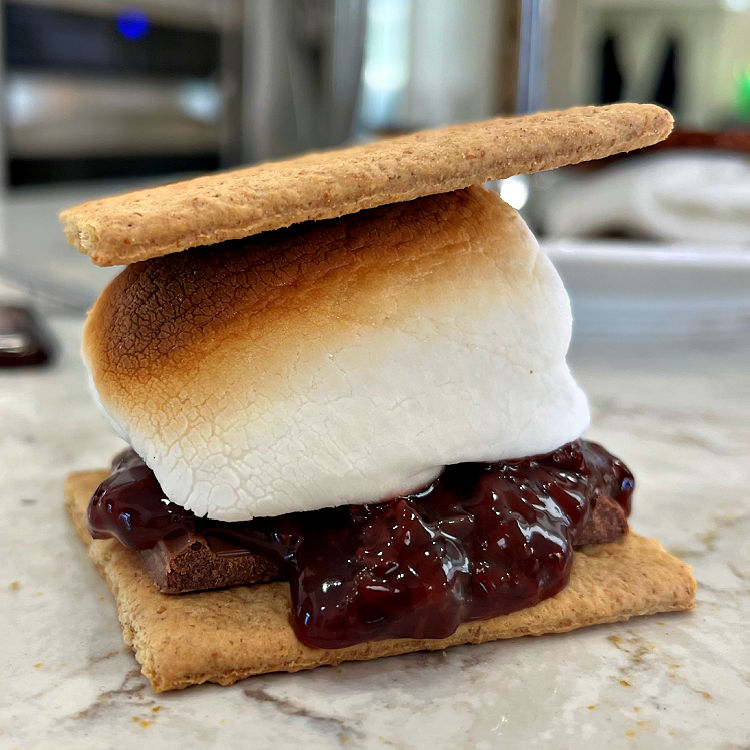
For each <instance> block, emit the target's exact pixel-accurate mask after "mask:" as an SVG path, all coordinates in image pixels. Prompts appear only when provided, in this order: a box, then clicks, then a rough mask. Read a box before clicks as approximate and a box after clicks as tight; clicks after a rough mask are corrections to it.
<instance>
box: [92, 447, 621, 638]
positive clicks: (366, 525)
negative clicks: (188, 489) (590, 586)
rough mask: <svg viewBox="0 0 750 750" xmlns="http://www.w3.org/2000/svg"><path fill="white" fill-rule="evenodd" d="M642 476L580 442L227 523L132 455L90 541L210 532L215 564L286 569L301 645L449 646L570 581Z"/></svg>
mask: <svg viewBox="0 0 750 750" xmlns="http://www.w3.org/2000/svg"><path fill="white" fill-rule="evenodd" d="M632 490H633V476H632V474H631V473H630V472H629V471H628V469H627V467H626V466H625V465H624V464H623V463H622V462H621V461H619V460H618V459H617V458H615V457H614V456H612V455H611V454H609V453H608V452H607V451H606V450H604V448H602V447H601V446H599V445H597V444H596V443H591V442H588V441H583V440H576V441H574V442H572V443H568V444H567V445H564V446H562V447H561V448H559V449H558V450H556V451H554V452H553V453H549V454H546V455H543V456H533V457H530V458H524V459H519V460H513V461H502V462H500V463H494V464H478V463H467V464H458V465H456V466H449V467H447V468H446V469H445V470H444V471H443V473H442V474H441V475H440V476H439V477H438V478H437V479H436V480H435V481H434V482H433V483H432V484H431V485H430V486H429V487H427V488H425V489H423V490H421V491H420V492H416V493H414V494H411V495H406V496H403V497H396V498H393V499H391V500H387V501H384V502H381V503H373V504H369V505H359V506H358V505H350V506H340V507H337V508H329V509H323V510H317V511H308V512H304V513H290V514H287V515H283V516H276V517H271V518H257V519H255V520H253V521H247V522H240V523H225V522H220V521H212V520H211V519H209V518H198V517H196V516H195V515H194V514H193V513H191V512H190V511H187V510H185V509H184V508H182V507H180V506H178V505H175V504H173V503H170V502H168V501H167V500H166V499H164V493H163V492H162V490H161V488H160V487H159V484H158V482H157V480H156V478H155V477H154V475H153V473H152V472H151V470H150V469H148V467H146V466H145V464H144V463H143V462H142V461H141V459H140V458H139V457H138V456H137V455H136V454H135V453H133V452H132V451H128V452H126V453H124V454H122V455H121V456H120V457H119V459H117V460H116V463H115V464H114V466H113V473H112V475H111V476H110V477H109V478H108V479H106V480H105V481H104V482H103V483H102V484H101V485H100V486H99V488H98V489H97V490H96V492H95V493H94V496H93V497H92V499H91V503H90V505H89V516H88V517H89V528H90V530H91V534H92V536H93V537H94V538H104V537H109V536H114V537H116V538H117V539H119V540H120V542H122V543H123V544H124V545H126V546H128V547H131V548H135V549H147V548H150V547H152V546H154V545H155V544H156V543H157V542H159V541H160V540H162V539H176V538H178V537H180V536H183V535H186V534H201V535H202V536H203V537H204V538H205V539H206V540H207V541H208V543H209V544H210V545H211V546H212V548H214V549H215V550H216V551H217V553H218V554H221V550H222V549H226V550H228V551H229V552H228V554H237V553H238V551H239V552H240V553H241V552H242V551H243V550H248V551H250V552H252V553H253V554H258V555H263V556H265V557H267V558H268V559H269V560H271V561H272V562H273V563H274V564H276V565H278V566H279V568H280V569H282V570H284V571H285V575H286V578H287V579H288V581H289V584H290V588H291V595H292V621H293V626H294V629H295V632H296V634H297V637H298V638H299V639H300V640H301V641H303V642H304V643H306V644H308V645H310V646H317V647H321V648H342V647H345V646H350V645H353V644H355V643H360V642H362V641H367V640H377V639H382V638H444V637H446V636H448V635H450V634H451V633H453V632H454V631H455V630H456V628H457V627H458V625H459V624H460V623H462V622H467V621H469V620H479V619H484V618H488V617H493V616H496V615H500V614H505V613H507V612H512V611H514V610H517V609H523V608H525V607H529V606H531V605H533V604H535V603H537V602H539V601H541V600H542V599H545V598H547V597H549V596H552V595H553V594H555V593H557V592H558V591H560V590H561V589H562V588H563V587H564V586H565V584H566V583H567V581H568V577H569V573H570V565H571V562H572V552H573V547H574V546H575V545H576V544H577V543H578V540H579V537H580V534H581V531H582V529H583V527H584V525H585V522H586V520H587V518H588V516H589V514H590V512H591V509H592V507H593V506H594V504H595V503H596V502H597V499H598V498H599V497H609V498H611V499H612V500H614V501H615V502H617V503H618V504H619V505H620V506H621V507H622V508H623V510H624V511H625V512H626V513H628V512H629V511H630V495H631V493H632Z"/></svg>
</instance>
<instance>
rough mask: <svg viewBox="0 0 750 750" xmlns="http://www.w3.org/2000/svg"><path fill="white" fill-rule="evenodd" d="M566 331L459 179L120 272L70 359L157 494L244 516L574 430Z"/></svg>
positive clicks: (370, 487) (296, 506)
mask: <svg viewBox="0 0 750 750" xmlns="http://www.w3.org/2000/svg"><path fill="white" fill-rule="evenodd" d="M570 333H571V314H570V304H569V301H568V297H567V294H566V292H565V289H564V287H563V285H562V282H561V281H560V278H559V277H558V275H557V273H556V271H555V269H554V268H553V266H552V265H551V263H550V262H549V260H548V259H547V258H546V257H545V256H544V254H543V253H541V252H540V251H539V248H538V245H537V243H536V240H535V239H534V237H533V236H532V234H531V232H530V231H529V229H528V228H527V227H526V225H525V224H524V222H523V220H522V219H521V217H520V216H519V215H518V213H517V212H516V211H514V210H513V209H512V208H511V207H509V206H508V205H506V204H505V203H503V201H502V200H501V199H500V198H499V197H498V196H497V195H496V194H494V193H491V192H488V191H485V190H483V189H482V188H479V187H475V188H469V189H466V190H461V191H456V192H453V193H447V194H441V195H434V196H430V197H427V198H421V199H418V200H414V201H410V202H407V203H398V204H393V205H387V206H384V207H381V208H376V209H371V210H368V211H362V212H360V213H358V214H353V215H348V216H344V217H342V218H340V219H334V220H330V221H325V222H317V223H315V222H309V223H306V224H299V225H296V226H294V227H292V228H290V229H287V230H279V231H275V232H270V233H266V234H262V235H258V236H255V237H251V238H248V239H246V240H238V241H233V242H227V243H224V244H222V245H217V246H213V247H210V248H196V249H194V250H189V251H186V252H183V253H179V254H175V255H168V256H165V257H162V258H156V259H153V260H149V261H146V262H144V263H139V264H135V265H133V266H129V267H128V268H127V269H126V270H125V271H123V273H122V274H120V276H118V277H117V278H116V279H115V280H114V281H113V282H112V283H111V284H110V285H109V287H107V289H106V290H105V292H104V293H103V294H102V296H101V297H100V299H99V300H98V301H97V303H96V305H95V306H94V308H93V310H92V311H91V313H90V314H89V317H88V320H87V323H86V328H85V333H84V358H85V361H86V363H87V366H88V368H89V371H90V373H91V377H92V382H93V384H94V387H95V389H96V391H97V394H98V398H99V400H100V403H101V404H102V406H103V408H104V410H105V411H106V413H107V414H108V416H109V417H110V419H111V420H112V421H113V422H114V423H115V424H116V425H117V427H118V431H119V432H120V433H121V434H123V435H125V436H126V437H127V439H128V440H129V442H130V443H131V445H132V446H133V448H134V449H135V450H136V451H137V452H138V453H139V454H140V455H141V456H142V457H143V459H144V460H145V461H146V463H147V464H148V465H149V467H150V468H151V469H152V470H153V471H154V473H155V474H156V477H157V478H158V480H159V482H160V483H161V485H162V488H163V489H164V491H165V494H166V495H167V496H168V497H169V499H170V500H171V501H172V502H175V503H178V504H179V505H182V506H184V507H186V508H189V509H190V510H192V511H193V512H195V513H196V514H198V515H207V516H209V517H211V518H214V519H219V520H225V521H241V520H247V519H250V518H253V517H255V516H274V515H279V514H282V513H288V512H291V511H301V510H313V509H317V508H323V507H327V506H336V505H342V504H347V503H368V502H376V501H380V500H384V499H387V498H390V497H393V496H395V495H399V494H403V493H407V492H410V491H413V490H416V489H419V488H420V487H422V486H424V485H426V484H427V483H429V482H430V481H431V480H432V479H433V478H434V477H435V476H437V475H438V474H439V473H440V471H441V470H442V468H443V467H444V466H445V465H447V464H455V463H460V462H465V461H482V462H493V461H498V460H500V459H507V458H517V457H523V456H528V455H532V454H537V453H545V452H548V451H551V450H554V449H555V448H557V447H558V446H560V445H562V444H564V443H566V442H568V441H570V440H573V439H575V438H577V437H578V436H580V434H581V433H582V432H583V430H584V429H585V428H586V427H587V425H588V422H589V412H588V406H587V402H586V398H585V396H584V394H583V392H582V391H581V390H580V388H579V387H578V386H577V385H576V383H575V381H574V380H573V378H572V376H571V373H570V371H569V369H568V366H567V364H566V361H565V356H566V352H567V348H568V344H569V341H570Z"/></svg>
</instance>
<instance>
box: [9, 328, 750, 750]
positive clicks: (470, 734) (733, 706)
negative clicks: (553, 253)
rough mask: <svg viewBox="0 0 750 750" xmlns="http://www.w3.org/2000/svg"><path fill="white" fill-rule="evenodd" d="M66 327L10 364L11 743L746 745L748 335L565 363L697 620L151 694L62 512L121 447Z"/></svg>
mask: <svg viewBox="0 0 750 750" xmlns="http://www.w3.org/2000/svg"><path fill="white" fill-rule="evenodd" d="M52 323H53V328H54V331H55V333H56V335H57V336H58V338H59V341H60V342H61V344H62V351H61V356H60V359H59V360H58V362H57V364H56V365H55V366H54V367H53V368H51V369H48V370H36V371H24V372H20V371H19V372H9V371H0V425H1V427H0V475H1V477H0V478H1V481H0V508H2V514H3V516H2V517H3V523H2V524H0V550H1V552H0V561H1V564H0V638H2V663H3V668H2V670H0V674H2V690H1V691H0V748H3V749H4V748H44V747H65V748H67V747H70V748H80V749H81V750H88V749H89V748H97V749H98V748H115V747H116V748H129V747H149V748H162V747H163V748H174V747H182V748H190V747H222V748H223V747H254V748H255V747H257V748H266V747H276V748H286V747H297V746H302V745H304V746H305V747H306V748H308V750H317V749H318V748H336V747H344V748H360V747H373V748H379V747H391V748H424V747H436V748H437V747H440V748H442V747H445V748H463V747H471V748H498V747H513V748H544V747H555V748H578V747H582V746H584V747H585V746H588V747H592V748H598V747H607V746H611V747H638V748H668V747H675V748H701V750H705V749H707V748H726V749H728V748H748V747H750V713H749V712H750V636H748V621H750V542H749V541H748V540H749V539H750V489H749V487H750V336H747V337H746V338H744V339H743V340H736V339H735V340H732V341H729V340H724V341H713V342H711V343H705V342H704V343H701V342H697V343H696V342H693V343H690V344H687V343H685V344H676V345H664V344H659V343H657V344H650V345H648V346H638V345H637V344H628V345H627V346H619V345H616V344H610V345H608V346H607V347H602V346H594V345H586V346H583V345H582V346H578V347H575V348H574V352H573V355H572V362H573V365H574V368H575V370H576V373H577V375H578V377H579V379H580V381H581V382H582V384H583V385H584V387H585V388H586V389H587V391H588V393H589V394H590V397H591V400H592V405H593V409H594V427H593V428H592V429H591V431H590V435H591V436H592V437H595V438H596V439H599V440H601V441H602V442H604V443H605V444H606V446H607V447H608V448H609V449H610V450H612V451H613V452H615V453H617V454H619V455H621V456H622V457H623V458H624V459H625V460H626V461H627V462H628V463H629V464H630V465H631V468H633V469H634V470H635V473H636V476H637V480H638V488H637V494H636V497H635V511H634V514H633V517H632V525H633V527H634V528H635V529H636V530H637V531H639V532H641V533H643V534H646V535H652V536H658V537H659V538H660V539H661V540H662V541H663V543H664V544H665V546H666V547H667V548H668V549H669V550H670V551H672V552H674V553H676V554H679V555H680V556H682V557H683V559H685V560H686V561H688V562H689V563H691V564H692V565H693V566H694V572H695V575H696V577H697V579H698V581H699V586H700V588H699V593H698V607H697V609H696V610H695V611H694V612H692V613H687V614H673V615H664V616H659V615H657V616H655V617H650V618H642V619H639V620H633V621H631V622H628V623H623V624H619V625H613V626H603V627H596V628H591V629H588V630H585V631H578V632H574V633H570V634H566V635H558V636H547V637H543V638H528V639H521V640H517V641H510V642H504V643H492V644H486V645H483V646H473V647H461V648H457V649H453V650H451V651H448V652H444V653H431V654H415V655H409V656H405V657H397V658H392V659H387V660H381V661H377V662H370V663H364V664H351V665H343V666H341V667H339V668H328V667H326V668H322V669H318V670H316V671H314V672H309V673H300V674H296V675H285V674H280V675H270V676H261V677H255V678H252V679H250V680H247V681H245V682H242V683H239V684H237V685H234V686H232V687H229V688H221V687H216V686H203V687H198V688H191V689H188V690H185V691H182V692H180V693H172V694H162V695H155V694H153V693H152V692H151V690H150V688H149V687H148V684H147V682H146V680H145V679H144V678H143V677H142V676H141V675H140V671H139V669H138V666H137V664H136V662H135V660H134V659H133V657H132V655H131V653H130V651H129V650H128V649H127V648H126V647H125V646H124V645H123V642H122V637H121V634H120V628H119V626H118V622H117V618H116V617H115V612H114V608H113V606H112V603H111V599H110V595H109V592H108V590H107V588H106V586H105V585H104V583H103V582H102V581H101V580H100V579H99V578H98V576H97V574H96V573H95V572H94V570H93V568H92V567H91V565H90V564H89V562H88V560H87V558H86V555H85V552H84V550H83V549H82V547H81V545H80V543H79V542H78V540H77V539H76V538H75V537H74V534H73V532H72V530H71V528H70V526H69V524H68V521H67V519H66V517H65V516H64V513H63V510H62V505H61V483H62V479H63V476H64V475H65V474H66V473H67V472H68V471H70V470H72V469H82V468H90V467H94V466H101V465H104V464H105V463H106V462H107V461H108V459H109V457H110V455H111V454H112V453H113V452H114V451H115V450H116V449H117V448H118V447H119V442H118V440H117V439H116V438H115V437H113V435H112V434H111V433H110V431H109V428H108V427H107V425H106V424H105V422H104V421H103V419H102V418H101V417H100V416H99V415H98V413H97V412H96V410H95V408H94V407H93V405H92V404H91V402H90V401H89V399H88V395H87V393H86V389H85V383H84V377H83V369H82V366H81V364H80V363H79V360H78V355H77V348H78V336H79V329H80V325H81V320H80V319H77V318H73V317H71V318H63V317H53V318H52Z"/></svg>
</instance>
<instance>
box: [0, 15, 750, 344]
mask: <svg viewBox="0 0 750 750" xmlns="http://www.w3.org/2000/svg"><path fill="white" fill-rule="evenodd" d="M0 24H1V25H2V35H1V38H2V41H1V43H0V44H1V45H2V46H0V61H1V63H2V65H1V66H0V118H1V121H2V127H1V128H0V184H1V185H2V187H1V188H0V190H1V191H2V193H1V195H2V197H1V198H0V222H1V225H0V278H2V279H3V280H4V281H5V283H6V284H10V285H13V286H15V287H17V288H19V289H21V290H23V291H25V292H30V293H31V294H33V295H35V296H36V297H38V298H44V299H47V300H53V301H55V302H56V303H57V304H61V305H64V306H68V307H70V308H71V309H77V310H82V309H85V308H86V307H87V306H88V305H89V304H90V303H91V301H92V300H93V299H94V297H95V296H96V294H97V293H98V291H99V290H100V289H101V287H102V286H103V285H104V284H105V283H106V282H107V280H108V279H109V278H111V276H112V275H113V273H115V272H116V269H104V270H102V269H97V268H95V267H94V266H92V265H91V264H90V263H89V262H88V260H87V259H85V258H83V257H80V256H79V255H78V254H77V253H76V252H75V251H73V250H71V249H68V248H67V246H66V245H65V242H64V239H63V237H62V232H61V231H60V229H59V226H58V224H57V219H56V214H57V212H58V211H59V210H60V209H61V208H63V207H65V206H67V205H69V204H72V203H75V202H78V201H80V200H85V199H87V198H90V197H97V196H99V195H102V194H106V193H113V192H118V191H123V190H126V189H130V188H134V187H138V186H142V185H149V184H156V183H160V182H165V181H171V180H174V179H176V178H179V177H183V176H186V175H189V174H192V173H196V172H203V171H208V170H214V169H223V168H230V167H232V166H235V165H238V164H246V163H252V162H255V161H259V160H264V159H269V158H277V157H281V156H285V155H288V154H293V153H297V152H300V151H305V150H310V149H319V148H328V147H331V146H335V145H337V144H341V143H346V142H352V141H361V140H367V139H372V138H383V137H389V136H391V135H394V134H398V133H401V132H407V131H410V130H414V129H418V128H424V127H434V126H440V125H443V124H448V123H453V122H458V121H463V120H472V119H480V118H485V117H490V116H493V115H497V114H514V113H523V112H530V111H535V110H539V109H545V108H562V107H567V106H572V105H577V104H603V103H609V102H615V101H639V102H656V103H659V104H662V105H664V106H666V107H668V108H669V109H670V110H671V111H672V112H673V114H674V116H675V119H676V122H677V128H676V131H675V134H674V135H673V136H672V137H671V138H670V140H669V141H668V142H667V144H666V145H664V146H661V147H656V148H654V149H652V150H651V153H649V154H647V155H646V154H644V153H641V154H637V155H633V156H629V157H623V158H614V159H611V160H607V161H606V162H605V163H598V164H594V165H586V166H582V167H578V168H569V169H565V170H557V171H556V172H554V173H545V174H540V175H535V176H532V177H527V176H520V177H517V178H512V179H510V180H506V181H504V182H503V183H502V184H498V185H494V186H493V187H495V188H496V189H498V190H499V191H500V192H501V194H502V196H503V197H504V198H505V199H506V200H507V201H509V202H510V203H512V204H513V205H514V206H516V207H517V208H519V209H520V210H521V211H522V212H523V213H524V215H525V217H526V219H527V221H528V222H529V223H530V225H531V226H532V228H533V229H534V230H535V232H536V233H537V234H538V236H539V237H540V241H541V242H542V244H543V246H544V247H545V249H546V250H547V252H548V253H549V254H550V255H551V256H552V257H553V259H554V261H555V263H556V264H557V266H558V268H559V270H560V272H561V274H562V275H563V276H564V277H565V280H566V282H567V283H568V286H569V289H570V291H571V296H572V298H573V305H574V308H575V312H576V316H577V323H576V325H577V334H578V335H581V336H592V337H596V336H611V335H612V334H613V332H614V333H617V334H618V335H621V336H623V337H641V336H645V337H648V336H655V335H659V336H660V335H669V336H690V335H694V334H696V333H699V334H700V335H706V334H711V335H714V334H732V333H733V332H736V331H738V330H743V331H746V330H748V329H750V294H749V293H748V292H750V160H749V159H748V154H750V0H472V2H470V3H469V2H465V0H143V1H142V2H137V3H123V2H118V1H116V0H0Z"/></svg>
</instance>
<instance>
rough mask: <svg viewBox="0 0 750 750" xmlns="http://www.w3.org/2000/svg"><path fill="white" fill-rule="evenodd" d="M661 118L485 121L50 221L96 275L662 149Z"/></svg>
mask: <svg viewBox="0 0 750 750" xmlns="http://www.w3.org/2000/svg"><path fill="white" fill-rule="evenodd" d="M671 130H672V116H671V115H670V114H669V112H667V111H666V110H664V109H660V108H659V107H656V106H654V105H650V104H611V105H608V106H604V107H575V108H573V109H567V110H563V111H558V112H540V113H536V114H533V115H527V116H524V117H512V118H495V119H492V120H486V121H484V122H476V123H469V124H464V125H456V126H452V127H447V128H442V129H440V130H426V131H422V132H419V133H414V134H411V135H407V136H402V137H398V138H393V139H389V140H382V141H377V142H374V143H368V144H364V145H358V146H352V147H349V148H344V149H340V150H336V151H328V152H324V153H314V154H308V155H305V156H301V157H297V158H293V159H288V160H285V161H280V162H268V163H265V164H260V165H257V166H252V167H247V168H243V169H237V170H234V171H230V172H221V173H217V174H212V175H207V176H204V177H198V178H196V179H192V180H187V181H184V182H177V183H173V184H171V185H165V186H162V187H156V188H151V189H148V190H138V191H136V192H132V193H127V194H125V195H119V196H114V197H109V198H102V199H99V200H94V201H89V202H88V203H83V204H81V205H79V206H74V207H72V208H68V209H67V210H65V211H63V212H62V213H61V214H60V220H61V221H62V223H63V227H64V229H65V234H66V237H67V239H68V242H69V243H70V244H71V245H73V247H76V248H77V249H78V250H80V251H81V252H82V253H86V254H88V255H89V256H90V257H91V259H92V260H93V262H94V263H96V264H98V265H100V266H112V265H119V264H128V263H134V262H136V261H140V260H146V259H147V258H155V257H158V256H160V255H166V254H168V253H175V252H179V251H181V250H185V249H187V248H189V247H196V246H199V245H212V244H215V243H217V242H223V241H224V240H231V239H239V238H241V237H248V236H250V235H253V234H257V233H259V232H264V231H267V230H271V229H280V228H281V227H286V226H289V225H291V224H296V223H298V222H302V221H310V220H313V219H314V220H318V219H333V218H336V217H338V216H343V215H345V214H350V213H355V212H357V211H361V210H362V209H365V208H374V207H375V206H382V205H385V204H388V203H397V202H400V201H407V200H412V199H414V198H418V197H421V196H425V195H432V194H435V193H444V192H449V191H451V190H457V189H458V188H464V187H468V186H470V185H476V184H478V183H482V182H485V181H487V180H498V179H504V178H506V177H511V176H512V175H516V174H524V173H532V172H540V171H543V170H547V169H554V168H556V167H561V166H565V165H567V164H577V163H579V162H582V161H589V160H592V159H601V158H603V157H605V156H610V155H612V154H616V153H620V152H623V151H632V150H634V149H638V148H643V147H644V146H650V145H652V144H654V143H657V142H658V141H661V140H663V139H664V138H666V137H667V135H669V133H670V131H671Z"/></svg>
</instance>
